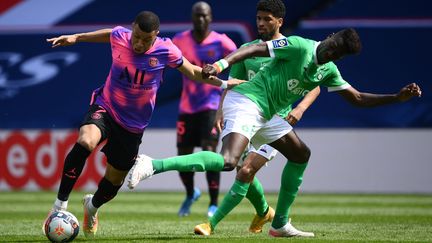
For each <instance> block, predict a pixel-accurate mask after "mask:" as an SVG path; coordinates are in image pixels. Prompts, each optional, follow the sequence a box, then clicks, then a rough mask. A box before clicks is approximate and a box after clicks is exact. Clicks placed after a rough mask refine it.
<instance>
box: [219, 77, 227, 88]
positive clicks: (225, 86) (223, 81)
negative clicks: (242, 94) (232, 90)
mask: <svg viewBox="0 0 432 243" xmlns="http://www.w3.org/2000/svg"><path fill="white" fill-rule="evenodd" d="M220 81H221V82H222V83H221V85H220V86H219V87H221V88H222V89H226V88H228V81H226V80H222V79H221V80H220Z"/></svg>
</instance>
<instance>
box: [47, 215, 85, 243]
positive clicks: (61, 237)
mask: <svg viewBox="0 0 432 243" xmlns="http://www.w3.org/2000/svg"><path fill="white" fill-rule="evenodd" d="M44 230H45V235H46V236H47V237H48V239H49V240H50V241H51V242H70V241H73V240H74V239H75V237H76V236H77V235H78V232H79V223H78V220H77V218H76V217H75V216H74V215H73V214H71V213H70V212H67V211H58V212H54V213H53V214H51V215H50V216H49V218H48V219H47V221H46V222H45V225H44Z"/></svg>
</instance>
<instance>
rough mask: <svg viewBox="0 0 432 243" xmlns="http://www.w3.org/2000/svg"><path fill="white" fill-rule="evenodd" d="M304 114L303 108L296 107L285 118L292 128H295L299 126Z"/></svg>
mask: <svg viewBox="0 0 432 243" xmlns="http://www.w3.org/2000/svg"><path fill="white" fill-rule="evenodd" d="M303 113H304V110H303V109H302V108H300V107H296V108H294V109H292V110H291V112H290V113H289V114H288V116H287V117H285V120H287V121H288V123H289V124H290V125H291V126H294V125H296V124H297V122H298V121H300V119H301V118H302V116H303Z"/></svg>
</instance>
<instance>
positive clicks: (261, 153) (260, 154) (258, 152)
mask: <svg viewBox="0 0 432 243" xmlns="http://www.w3.org/2000/svg"><path fill="white" fill-rule="evenodd" d="M276 154H277V150H276V149H274V148H272V147H271V146H269V145H267V144H264V145H262V146H261V147H260V148H259V149H255V148H254V147H253V146H250V147H249V151H248V154H247V156H246V158H245V159H244V161H246V162H245V163H246V164H249V163H251V162H250V161H254V162H253V163H254V164H267V162H268V161H270V160H272V159H273V158H274V157H275V156H276ZM239 164H240V163H239ZM242 164H243V163H242ZM246 198H247V199H248V200H249V201H250V202H251V203H252V205H253V206H254V208H255V211H256V214H255V217H254V218H253V220H252V222H251V224H250V226H249V231H250V232H252V233H261V232H262V228H263V226H264V224H266V223H268V222H271V221H272V220H273V217H274V210H273V208H271V207H270V206H269V205H268V203H267V200H266V198H265V196H264V189H263V187H262V185H261V182H260V181H259V180H258V178H257V177H254V179H253V181H252V182H251V184H250V186H249V190H248V193H247V194H246Z"/></svg>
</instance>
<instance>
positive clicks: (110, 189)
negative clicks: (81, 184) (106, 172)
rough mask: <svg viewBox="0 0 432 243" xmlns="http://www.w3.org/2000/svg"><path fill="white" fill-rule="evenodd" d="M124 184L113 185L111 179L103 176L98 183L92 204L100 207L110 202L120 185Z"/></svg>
mask: <svg viewBox="0 0 432 243" xmlns="http://www.w3.org/2000/svg"><path fill="white" fill-rule="evenodd" d="M121 186H122V185H118V186H116V185H113V184H112V183H111V182H110V181H109V180H107V179H106V178H105V177H103V178H102V179H101V180H100V182H99V185H98V189H97V191H96V192H95V194H94V196H93V199H92V204H93V206H94V207H95V208H99V207H100V206H102V205H103V204H105V203H107V202H109V201H110V200H111V199H113V198H114V197H115V196H116V195H117V192H118V190H120V187H121Z"/></svg>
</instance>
